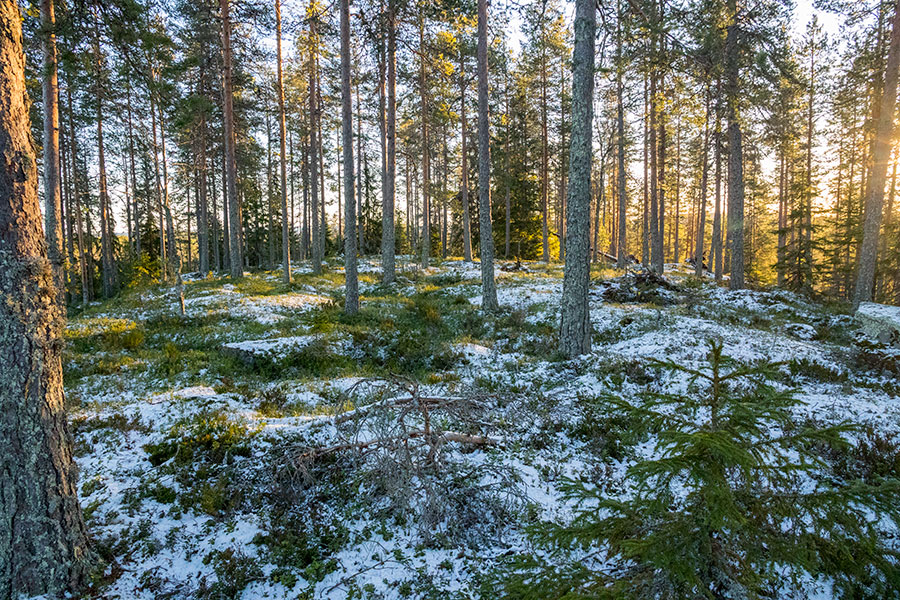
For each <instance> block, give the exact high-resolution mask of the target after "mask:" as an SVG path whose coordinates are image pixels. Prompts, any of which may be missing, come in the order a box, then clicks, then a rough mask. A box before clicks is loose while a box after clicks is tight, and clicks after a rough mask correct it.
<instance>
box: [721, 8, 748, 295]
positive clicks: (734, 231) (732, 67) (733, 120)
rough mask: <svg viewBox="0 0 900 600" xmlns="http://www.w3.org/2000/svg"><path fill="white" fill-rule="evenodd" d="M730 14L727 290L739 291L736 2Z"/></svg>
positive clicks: (740, 214)
mask: <svg viewBox="0 0 900 600" xmlns="http://www.w3.org/2000/svg"><path fill="white" fill-rule="evenodd" d="M728 12H729V18H730V19H731V23H730V24H729V25H728V33H727V35H726V39H725V74H726V82H727V86H728V87H727V90H726V92H725V93H726V100H727V102H728V105H727V107H728V219H727V232H728V236H727V237H728V255H729V265H730V270H729V275H730V279H729V280H728V287H729V288H730V289H732V290H739V289H742V288H743V287H744V152H743V133H742V131H741V124H740V122H739V121H738V109H737V104H738V96H739V94H740V93H741V90H740V87H739V82H738V77H739V75H740V73H739V67H740V65H739V64H738V60H739V57H738V52H739V48H738V44H739V41H738V37H739V36H740V35H741V32H740V29H739V28H738V24H737V19H738V13H737V8H736V1H735V0H729V2H728Z"/></svg>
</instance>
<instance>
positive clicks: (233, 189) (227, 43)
mask: <svg viewBox="0 0 900 600" xmlns="http://www.w3.org/2000/svg"><path fill="white" fill-rule="evenodd" d="M229 4H230V0H220V6H221V10H222V60H223V71H224V72H223V75H222V85H223V100H224V110H223V119H224V120H225V190H226V194H225V196H226V198H227V199H228V208H227V210H228V241H229V244H228V246H229V248H228V249H229V254H230V260H229V264H230V266H231V278H232V279H240V278H241V277H243V276H244V258H243V256H242V252H241V215H240V207H239V206H238V195H237V161H236V158H235V151H234V143H235V140H234V91H233V86H232V58H231V17H230V15H229V8H230V7H229Z"/></svg>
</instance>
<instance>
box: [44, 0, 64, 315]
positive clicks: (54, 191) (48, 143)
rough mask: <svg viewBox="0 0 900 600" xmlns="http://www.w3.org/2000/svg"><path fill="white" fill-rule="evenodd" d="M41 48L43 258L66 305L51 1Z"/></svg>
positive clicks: (47, 1)
mask: <svg viewBox="0 0 900 600" xmlns="http://www.w3.org/2000/svg"><path fill="white" fill-rule="evenodd" d="M41 29H42V30H43V31H42V32H41V33H42V35H41V49H42V54H43V71H44V72H43V76H42V79H41V84H42V90H43V112H44V217H45V220H46V223H47V257H48V259H49V260H50V265H51V266H52V268H53V281H54V283H55V284H56V291H57V294H58V298H57V300H58V301H59V304H60V306H65V304H66V278H65V270H64V263H65V260H64V257H65V254H64V252H63V231H62V197H61V194H62V190H61V188H60V167H59V165H60V162H59V78H58V75H57V70H56V15H55V13H54V7H53V0H41Z"/></svg>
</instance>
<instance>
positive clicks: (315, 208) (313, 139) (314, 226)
mask: <svg viewBox="0 0 900 600" xmlns="http://www.w3.org/2000/svg"><path fill="white" fill-rule="evenodd" d="M309 27H310V32H309V37H310V40H309V199H310V207H309V212H310V218H311V221H312V223H311V239H310V245H311V246H312V248H311V250H312V261H313V273H316V274H318V273H321V272H322V258H323V256H322V254H323V253H322V252H321V251H320V248H319V238H320V237H322V235H321V232H320V229H322V228H324V227H325V223H320V222H319V171H318V169H319V156H318V150H319V147H318V132H317V123H318V112H319V107H318V98H317V96H318V94H317V92H316V81H317V79H318V77H317V76H316V54H317V52H318V49H317V45H318V36H317V17H316V18H313V19H312V20H311V21H310V24H309Z"/></svg>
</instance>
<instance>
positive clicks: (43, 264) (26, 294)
mask: <svg viewBox="0 0 900 600" xmlns="http://www.w3.org/2000/svg"><path fill="white" fill-rule="evenodd" d="M21 23H22V21H21V17H20V14H19V7H18V3H17V2H15V1H14V0H0V97H2V98H3V102H2V103H0V197H2V198H3V201H2V202H0V296H2V298H3V299H4V300H3V302H0V355H2V356H3V360H2V361H0V490H2V492H0V598H18V597H20V596H22V597H24V596H28V597H30V596H34V595H39V594H41V595H44V594H45V595H46V596H47V597H55V598H61V597H63V596H65V595H67V594H66V592H77V591H78V590H79V588H81V587H82V586H83V585H84V584H85V583H86V582H87V579H88V569H89V566H90V561H91V560H92V559H93V555H92V554H91V551H90V549H89V545H88V539H87V534H86V532H85V527H84V522H83V520H82V516H81V509H80V507H79V505H78V487H77V473H78V471H77V468H76V466H75V463H74V462H73V459H72V437H71V435H70V433H69V429H68V425H67V422H66V414H65V399H64V396H63V379H62V356H61V355H62V348H63V341H62V333H63V332H62V327H63V323H64V319H65V314H64V312H63V311H62V306H61V305H60V303H59V302H58V293H57V290H56V287H55V283H54V273H53V265H51V264H50V262H49V260H48V258H47V252H46V246H45V241H44V233H43V232H42V231H41V210H40V205H39V200H38V176H37V167H36V165H35V162H34V156H35V151H34V148H33V146H32V143H31V130H30V122H29V115H28V108H27V107H26V105H25V97H26V92H25V57H24V54H23V50H22V27H21ZM57 183H58V180H57Z"/></svg>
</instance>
